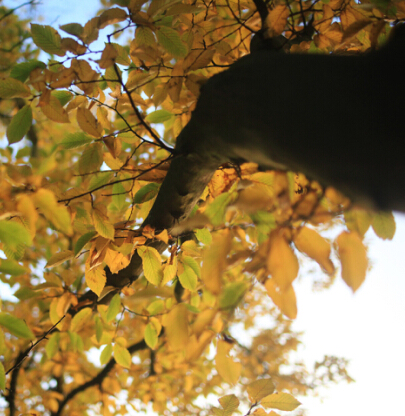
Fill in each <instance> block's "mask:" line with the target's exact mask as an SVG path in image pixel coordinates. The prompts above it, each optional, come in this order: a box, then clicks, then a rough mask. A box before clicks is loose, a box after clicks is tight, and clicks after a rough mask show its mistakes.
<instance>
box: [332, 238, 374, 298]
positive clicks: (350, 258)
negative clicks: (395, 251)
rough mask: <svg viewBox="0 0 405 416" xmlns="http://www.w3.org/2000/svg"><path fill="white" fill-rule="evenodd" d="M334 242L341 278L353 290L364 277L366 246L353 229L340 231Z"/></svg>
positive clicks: (359, 284)
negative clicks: (340, 267)
mask: <svg viewBox="0 0 405 416" xmlns="http://www.w3.org/2000/svg"><path fill="white" fill-rule="evenodd" d="M336 244H337V247H338V255H339V258H340V263H341V265H342V278H343V280H344V281H345V283H346V284H347V285H348V286H349V287H350V288H351V289H352V290H353V292H355V291H356V290H357V289H358V288H359V287H360V286H361V284H362V283H363V281H364V279H365V278H366V272H367V267H368V259H367V253H366V248H365V247H364V244H363V242H362V240H361V238H360V236H359V235H358V234H357V233H356V232H355V231H352V232H347V231H344V232H343V233H341V234H340V235H339V236H338V237H337V239H336Z"/></svg>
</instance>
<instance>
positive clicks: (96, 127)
mask: <svg viewBox="0 0 405 416" xmlns="http://www.w3.org/2000/svg"><path fill="white" fill-rule="evenodd" d="M76 118H77V123H78V124H79V127H80V128H81V129H82V130H83V131H84V132H85V133H88V134H90V135H91V136H93V137H100V136H102V135H103V127H102V126H101V124H100V123H99V122H98V121H97V120H96V118H95V117H94V116H93V113H92V112H91V111H90V110H89V109H88V108H84V107H79V108H78V109H77V115H76Z"/></svg>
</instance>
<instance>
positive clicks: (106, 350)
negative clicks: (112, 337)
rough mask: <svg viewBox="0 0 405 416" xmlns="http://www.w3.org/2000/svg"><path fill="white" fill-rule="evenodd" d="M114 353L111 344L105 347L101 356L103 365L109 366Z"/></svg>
mask: <svg viewBox="0 0 405 416" xmlns="http://www.w3.org/2000/svg"><path fill="white" fill-rule="evenodd" d="M112 352H113V346H112V345H111V344H108V345H106V346H105V347H104V349H103V351H101V354H100V364H101V365H104V364H107V363H108V361H110V358H111V355H112Z"/></svg>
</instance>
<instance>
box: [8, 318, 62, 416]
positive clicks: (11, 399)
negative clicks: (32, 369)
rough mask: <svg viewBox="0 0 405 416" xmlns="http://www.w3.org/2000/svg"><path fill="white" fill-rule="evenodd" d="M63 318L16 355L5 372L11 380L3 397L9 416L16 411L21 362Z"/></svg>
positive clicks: (12, 415)
mask: <svg viewBox="0 0 405 416" xmlns="http://www.w3.org/2000/svg"><path fill="white" fill-rule="evenodd" d="M64 318H65V315H63V316H62V318H60V319H59V321H58V322H57V323H56V324H55V325H53V326H52V327H51V328H50V329H49V330H48V331H46V332H45V333H44V335H43V336H42V337H41V338H40V339H38V340H37V341H36V342H35V343H34V344H32V345H31V346H30V347H29V348H27V349H26V350H25V351H22V352H20V354H18V356H17V358H16V361H15V364H14V365H13V366H12V367H11V368H10V369H9V370H8V371H7V372H6V375H7V374H9V373H12V374H11V380H10V388H9V389H8V394H7V395H6V396H5V399H6V401H7V402H8V408H9V416H14V415H15V413H16V410H17V407H16V405H15V395H16V389H17V379H18V373H19V369H20V366H21V364H22V363H23V361H24V360H25V359H26V358H27V357H28V355H29V353H30V352H31V351H32V350H33V349H34V348H35V347H36V346H37V345H38V344H39V343H40V342H41V341H43V340H44V339H45V338H46V337H47V336H48V335H49V334H50V333H51V332H52V331H53V330H54V329H55V328H56V327H57V326H58V325H59V323H60V322H61V321H62V320H63V319H64Z"/></svg>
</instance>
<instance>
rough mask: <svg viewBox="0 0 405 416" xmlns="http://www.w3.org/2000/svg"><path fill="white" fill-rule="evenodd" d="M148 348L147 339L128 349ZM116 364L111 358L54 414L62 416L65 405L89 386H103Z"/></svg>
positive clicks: (72, 392)
mask: <svg viewBox="0 0 405 416" xmlns="http://www.w3.org/2000/svg"><path fill="white" fill-rule="evenodd" d="M146 348H148V346H147V345H146V343H145V341H141V342H138V343H137V344H134V345H131V346H130V347H129V348H128V351H129V353H130V354H133V353H135V352H137V351H141V350H144V349H146ZM115 364H116V361H115V359H114V358H111V360H110V361H109V362H108V363H107V364H106V365H105V367H104V368H103V369H102V370H101V371H100V372H99V373H98V374H97V375H96V376H95V377H94V378H92V379H91V380H89V381H86V382H85V383H83V384H81V385H80V386H77V387H76V388H74V389H73V390H71V391H70V393H68V394H67V395H66V397H65V398H64V399H63V400H62V401H61V403H60V405H59V409H58V411H57V412H53V413H51V415H52V416H61V415H62V412H63V409H64V407H65V406H66V405H67V404H68V402H69V401H70V400H72V399H73V398H74V397H75V396H76V395H77V394H79V393H81V392H83V391H85V390H87V389H88V388H89V387H94V386H101V383H102V382H103V380H104V379H105V378H106V377H107V375H108V373H109V372H110V371H111V370H112V369H113V368H114V366H115Z"/></svg>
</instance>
